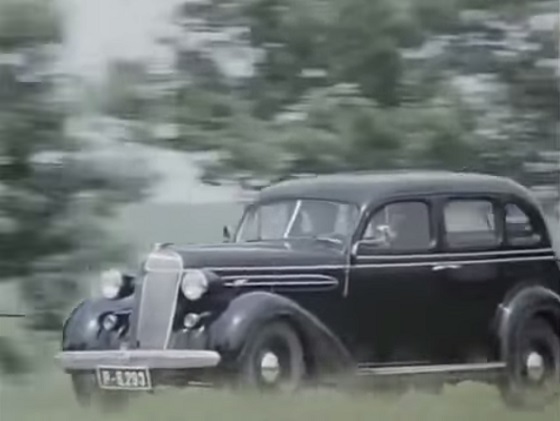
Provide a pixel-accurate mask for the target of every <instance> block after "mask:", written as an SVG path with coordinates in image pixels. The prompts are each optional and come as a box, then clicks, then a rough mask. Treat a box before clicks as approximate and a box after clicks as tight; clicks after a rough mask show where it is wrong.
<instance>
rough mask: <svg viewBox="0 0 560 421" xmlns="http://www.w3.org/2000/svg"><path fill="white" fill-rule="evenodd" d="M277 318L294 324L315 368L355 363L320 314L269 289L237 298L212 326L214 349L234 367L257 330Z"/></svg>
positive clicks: (339, 366)
mask: <svg viewBox="0 0 560 421" xmlns="http://www.w3.org/2000/svg"><path fill="white" fill-rule="evenodd" d="M274 320H284V321H286V322H287V323H289V324H290V325H291V326H292V327H293V328H294V330H295V331H296V333H297V334H298V335H299V337H300V339H301V341H302V345H303V347H304V349H305V353H306V359H307V360H308V362H309V363H310V364H311V366H312V368H317V369H319V368H320V369H321V371H322V372H324V371H338V370H342V369H345V368H349V367H351V365H352V358H351V356H350V353H349V352H348V351H347V349H346V348H345V346H344V345H343V344H342V343H341V342H340V340H339V339H338V338H337V336H336V335H335V334H334V333H333V332H331V331H330V330H329V329H328V328H327V327H326V326H325V325H324V324H323V323H322V322H321V321H320V320H319V319H318V318H317V317H315V316H314V315H313V314H311V313H310V312H309V311H307V310H305V309H304V308H302V307H301V306H299V305H298V304H297V303H295V302H294V301H292V300H290V299H288V298H286V297H283V296H281V295H276V294H272V293H268V292H250V293H246V294H243V295H240V296H238V297H237V298H236V299H234V300H233V301H232V302H231V303H230V304H229V306H228V307H227V308H226V310H225V311H224V312H223V313H222V314H221V315H220V316H219V317H218V318H217V319H216V320H215V321H214V322H213V323H212V324H211V325H210V326H209V345H210V349H215V350H217V351H218V352H220V354H221V355H222V359H223V361H224V364H225V365H230V366H231V367H232V368H233V367H235V365H236V363H237V362H238V360H239V358H240V357H241V356H242V352H243V350H244V347H245V346H246V345H247V344H248V343H249V341H250V339H251V337H252V336H253V335H254V334H255V332H257V331H258V330H259V329H260V328H261V327H262V326H264V325H265V324H267V323H269V322H271V321H274Z"/></svg>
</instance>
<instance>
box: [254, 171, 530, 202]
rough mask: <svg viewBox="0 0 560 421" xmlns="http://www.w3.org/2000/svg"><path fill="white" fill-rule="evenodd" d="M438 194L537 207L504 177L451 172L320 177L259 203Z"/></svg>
mask: <svg viewBox="0 0 560 421" xmlns="http://www.w3.org/2000/svg"><path fill="white" fill-rule="evenodd" d="M437 193H490V194H509V195H514V196H516V197H518V198H521V199H523V200H525V201H528V202H530V203H532V204H536V202H535V201H534V199H533V198H532V196H531V195H530V192H529V190H528V189H526V188H525V187H523V186H521V185H520V184H519V183H517V182H514V181H513V180H511V179H509V178H505V177H499V176H494V175H488V174H480V173H472V172H452V171H384V172H368V173H342V174H331V175H317V176H310V177H304V178H297V179H293V180H288V181H282V182H280V183H277V184H275V185H272V186H270V187H267V188H265V189H263V190H262V191H261V192H260V193H259V195H258V196H257V201H271V200H279V199H288V198H292V199H293V198H302V199H322V200H334V201H343V202H350V203H355V204H357V205H359V206H363V205H367V204H369V203H371V202H372V201H377V200H383V199H385V198H388V197H390V196H401V195H411V194H437Z"/></svg>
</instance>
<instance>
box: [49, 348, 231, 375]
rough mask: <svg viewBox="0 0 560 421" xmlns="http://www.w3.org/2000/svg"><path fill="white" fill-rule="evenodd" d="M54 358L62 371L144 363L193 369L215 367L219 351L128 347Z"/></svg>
mask: <svg viewBox="0 0 560 421" xmlns="http://www.w3.org/2000/svg"><path fill="white" fill-rule="evenodd" d="M56 360H57V361H58V363H59V364H60V365H61V367H62V368H63V369H64V370H65V371H77V370H95V369H96V368H97V367H99V366H117V367H138V366H142V367H146V368H148V369H154V370H158V369H162V370H169V369H176V370H178V369H189V368H190V369H194V368H208V367H216V366H217V365H218V364H219V363H220V360H221V357H220V354H218V353H217V352H214V351H206V350H170V349H169V350H168V349H166V350H151V349H128V350H106V351H64V352H61V353H59V354H58V355H57V356H56Z"/></svg>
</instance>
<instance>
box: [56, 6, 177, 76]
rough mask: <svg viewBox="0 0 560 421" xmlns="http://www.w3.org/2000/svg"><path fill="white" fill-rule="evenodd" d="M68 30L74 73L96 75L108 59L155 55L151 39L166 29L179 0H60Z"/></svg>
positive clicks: (70, 61)
mask: <svg viewBox="0 0 560 421" xmlns="http://www.w3.org/2000/svg"><path fill="white" fill-rule="evenodd" d="M59 1H60V2H61V4H62V7H63V11H64V15H65V19H64V20H65V26H66V30H67V37H66V48H67V50H66V51H67V57H66V58H67V60H68V63H69V65H70V67H71V69H72V70H73V71H75V72H78V73H81V74H86V75H89V76H95V75H96V74H98V73H99V72H101V71H102V69H103V66H104V65H105V63H106V62H107V60H108V59H109V58H116V57H120V58H139V57H150V56H154V54H157V51H155V46H154V42H153V40H154V38H156V37H157V36H158V35H162V34H164V33H165V31H166V30H169V24H168V23H167V21H168V18H169V16H170V14H171V12H172V9H173V6H174V5H175V4H177V3H179V1H180V0H59Z"/></svg>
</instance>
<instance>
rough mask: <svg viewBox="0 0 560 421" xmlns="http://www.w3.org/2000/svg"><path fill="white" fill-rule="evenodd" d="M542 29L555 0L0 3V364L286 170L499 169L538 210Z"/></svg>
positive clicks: (547, 178)
mask: <svg viewBox="0 0 560 421" xmlns="http://www.w3.org/2000/svg"><path fill="white" fill-rule="evenodd" d="M559 37H560V21H559V3H558V1H557V0H553V1H540V0H494V1H487V0H89V1H87V0H0V314H1V315H2V317H0V373H3V374H0V377H1V376H5V377H4V378H8V377H6V376H8V374H10V375H11V376H16V375H18V373H25V372H29V371H30V370H36V369H38V368H39V366H40V365H41V363H40V362H38V361H40V358H37V353H41V352H43V351H41V350H42V349H43V348H41V346H39V345H38V344H43V343H46V342H49V341H50V342H52V341H53V340H54V341H56V340H57V339H58V334H59V331H60V329H61V326H62V322H63V320H64V317H65V315H66V313H67V311H68V309H69V308H70V307H71V306H72V305H74V304H75V303H76V302H77V300H79V299H80V297H82V296H84V294H86V295H87V294H89V293H90V289H91V284H92V282H95V280H96V276H97V273H98V271H99V270H100V269H103V268H106V267H108V266H111V265H118V266H122V267H129V268H132V269H134V268H135V267H137V265H138V264H139V262H140V259H141V257H142V255H143V254H144V253H145V252H146V251H147V250H148V249H149V248H150V246H151V244H152V243H153V242H162V241H173V242H182V243H189V242H201V241H202V242H210V241H220V240H221V232H222V231H221V227H222V225H223V224H228V223H234V222H235V221H236V219H237V218H238V217H239V215H240V212H241V210H242V203H243V201H245V200H247V199H248V198H250V195H251V192H254V191H255V190H257V189H259V188H261V187H263V186H266V185H268V184H270V183H272V182H275V181H278V180H282V179H285V178H288V177H290V176H294V175H297V174H302V173H305V174H308V173H329V172H340V171H353V170H378V169H395V168H405V169H406V168H411V169H450V170H458V171H481V172H485V173H492V174H499V175H505V176H508V177H512V178H514V179H516V180H518V181H520V182H522V183H523V184H525V185H527V186H529V187H531V188H532V189H533V190H534V192H535V194H536V195H537V196H538V198H539V199H540V201H541V203H542V205H543V208H544V209H545V212H546V213H547V215H548V217H549V219H550V221H551V224H555V223H557V222H558V218H560V210H559V202H560V199H559V184H560V137H559V136H560V117H559V116H560V90H559V81H560V61H559V55H558V54H559V51H558V45H559V42H558V41H559ZM554 230H555V233H556V234H558V235H560V234H559V233H560V228H558V227H555V228H554ZM22 314H24V315H25V317H24V318H19V317H16V316H18V315H22ZM10 378H12V377H10ZM1 383H2V380H0V385H1ZM0 398H1V396H0ZM0 403H1V400H0Z"/></svg>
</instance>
